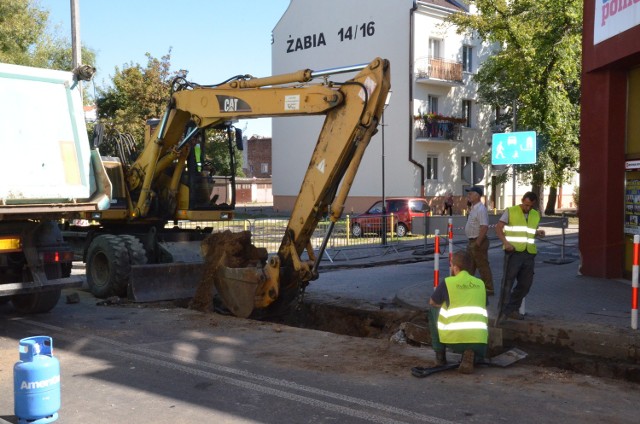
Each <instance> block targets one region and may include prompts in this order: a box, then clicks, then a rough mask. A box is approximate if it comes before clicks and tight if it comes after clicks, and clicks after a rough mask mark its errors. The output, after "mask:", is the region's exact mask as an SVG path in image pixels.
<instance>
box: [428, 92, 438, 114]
mask: <svg viewBox="0 0 640 424" xmlns="http://www.w3.org/2000/svg"><path fill="white" fill-rule="evenodd" d="M427 107H428V108H429V110H428V111H427V112H429V113H438V98H437V97H436V96H431V95H429V97H428V98H427Z"/></svg>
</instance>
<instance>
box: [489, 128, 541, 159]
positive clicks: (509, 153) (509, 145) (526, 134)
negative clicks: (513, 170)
mask: <svg viewBox="0 0 640 424" xmlns="http://www.w3.org/2000/svg"><path fill="white" fill-rule="evenodd" d="M536 148H537V142H536V132H535V131H522V132H511V133H499V134H493V139H492V142H491V164H492V165H523V164H530V163H536V162H537V158H536Z"/></svg>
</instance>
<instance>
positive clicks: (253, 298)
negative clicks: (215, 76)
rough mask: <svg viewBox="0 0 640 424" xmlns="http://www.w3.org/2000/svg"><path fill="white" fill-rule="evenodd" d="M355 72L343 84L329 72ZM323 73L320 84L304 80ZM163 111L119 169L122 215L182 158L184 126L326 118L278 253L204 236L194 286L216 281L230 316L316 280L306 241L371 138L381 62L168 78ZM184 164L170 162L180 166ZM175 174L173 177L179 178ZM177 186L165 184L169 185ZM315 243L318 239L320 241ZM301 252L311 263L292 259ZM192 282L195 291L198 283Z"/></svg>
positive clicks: (336, 205)
mask: <svg viewBox="0 0 640 424" xmlns="http://www.w3.org/2000/svg"><path fill="white" fill-rule="evenodd" d="M347 72H350V73H353V72H358V73H357V74H356V76H355V77H354V78H352V79H349V80H347V81H346V82H332V81H330V80H329V79H328V77H329V76H330V75H335V74H340V73H347ZM315 78H323V82H321V83H319V84H310V81H312V80H313V79H315ZM174 86H178V89H177V90H175V91H174V93H173V94H172V96H171V100H170V102H169V105H168V106H167V110H166V113H165V114H164V116H163V118H162V119H161V121H160V124H159V125H158V127H157V128H156V130H155V131H154V133H153V135H152V137H151V139H150V141H149V142H148V143H147V145H146V147H145V149H144V151H143V152H142V154H141V155H140V156H139V157H138V159H137V160H136V162H135V163H133V165H132V166H131V167H130V169H129V171H128V172H127V184H128V187H129V191H130V192H135V193H137V194H138V195H137V198H135V197H134V196H132V203H133V205H132V207H131V208H130V210H131V216H130V219H135V218H138V217H145V216H146V215H147V214H148V213H149V210H150V205H151V203H152V199H153V197H154V196H155V195H156V194H155V189H154V187H155V183H156V180H157V179H158V177H159V175H161V174H162V173H163V172H164V171H165V169H167V168H168V167H170V166H171V164H172V163H175V159H178V162H180V163H184V157H185V153H184V152H185V149H188V148H189V143H188V140H189V137H190V136H191V135H192V134H193V133H194V132H191V133H190V134H188V135H187V136H185V135H184V130H185V126H186V125H187V124H188V123H189V122H193V123H194V124H195V125H196V130H197V129H205V128H210V127H217V126H219V125H221V124H224V123H226V122H229V121H234V120H238V119H250V118H260V117H284V116H308V115H325V116H326V117H325V121H324V124H323V127H322V131H321V133H320V135H319V138H318V141H317V144H316V147H315V150H314V152H313V155H312V157H311V161H310V163H309V167H308V169H307V172H306V174H305V177H304V180H303V182H302V186H301V188H300V192H299V194H298V197H297V200H296V202H295V205H294V208H293V211H292V215H291V219H290V220H289V223H288V226H287V229H286V231H285V234H284V236H283V240H282V243H281V246H280V248H279V250H278V253H277V255H274V256H272V257H270V258H267V255H266V252H262V251H261V250H260V249H255V248H254V247H252V246H250V247H247V246H244V245H243V243H246V242H247V240H248V239H246V240H244V241H240V240H239V238H241V237H244V236H242V235H239V236H238V238H236V239H224V238H222V239H221V238H220V237H219V235H218V236H217V235H215V234H213V235H211V236H210V237H209V238H208V239H207V240H205V241H204V242H203V250H204V251H205V263H204V277H203V281H202V283H201V287H202V286H203V285H204V286H206V287H208V288H206V289H205V291H209V292H210V291H211V289H210V286H211V285H215V287H216V289H217V292H218V294H219V295H220V297H221V298H222V300H223V302H224V304H225V306H226V307H227V308H228V309H229V310H230V311H231V312H232V313H233V314H234V315H236V316H241V317H247V316H249V315H251V313H252V312H253V311H254V310H266V309H273V308H275V307H276V306H281V305H286V304H288V303H290V302H291V300H292V299H293V298H294V297H295V296H296V294H297V293H298V291H299V289H300V288H301V287H306V285H307V284H308V282H309V281H311V280H313V279H315V278H317V267H318V261H319V259H318V258H321V257H322V252H320V255H317V256H316V255H314V251H313V249H312V247H311V245H310V239H311V236H312V234H313V232H314V230H315V228H316V227H317V225H318V222H319V221H320V219H321V218H322V216H323V215H324V214H325V213H326V212H327V211H329V212H330V219H331V221H332V226H331V227H333V223H335V222H336V221H337V220H338V219H339V218H340V216H341V214H342V211H343V208H344V202H345V199H346V198H347V195H348V193H349V189H350V188H351V185H352V183H353V179H354V178H355V175H356V172H357V169H358V167H359V165H360V161H361V160H362V156H363V154H364V151H365V149H366V148H367V145H368V144H369V141H370V140H371V137H372V136H373V135H374V134H375V132H376V131H377V126H378V123H379V121H380V118H381V116H382V110H383V108H384V102H385V100H386V96H387V93H388V91H389V88H390V67H389V62H388V61H387V60H385V59H380V58H376V59H374V60H373V61H371V62H370V63H369V64H366V65H356V66H352V67H346V68H337V69H331V70H326V71H317V72H314V71H311V70H308V69H307V70H301V71H298V72H295V73H291V74H285V75H277V76H272V77H266V78H247V77H238V78H235V79H233V80H230V81H228V82H226V83H223V84H221V85H217V86H200V85H196V84H192V83H186V82H183V84H174ZM183 168H184V167H183V166H182V167H180V166H176V167H174V171H173V172H174V173H180V172H182V170H183ZM177 177H178V176H177V175H174V178H172V181H173V182H174V184H176V186H177V184H178V181H179V178H177ZM176 189H177V187H170V190H174V191H175V190H176ZM323 249H324V244H323ZM305 250H306V251H307V252H308V255H309V258H310V260H309V261H302V260H301V259H300V257H301V255H302V253H303V251H305ZM201 287H199V288H198V290H201Z"/></svg>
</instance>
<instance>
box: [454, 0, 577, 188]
mask: <svg viewBox="0 0 640 424" xmlns="http://www.w3.org/2000/svg"><path fill="white" fill-rule="evenodd" d="M471 3H474V4H475V5H476V6H477V9H478V14H477V15H466V14H462V13H461V14H456V15H454V16H453V17H452V19H451V20H452V21H453V22H454V23H455V24H456V25H457V26H458V28H459V31H460V32H470V33H475V34H477V35H478V36H480V37H482V38H483V39H485V40H486V41H488V42H489V43H492V45H493V51H492V54H491V55H489V58H488V59H487V60H486V61H485V62H484V63H483V65H482V67H481V68H480V70H479V71H478V73H477V75H476V76H475V80H476V81H477V82H478V85H479V96H480V99H481V100H482V101H483V102H485V103H488V104H495V105H501V106H503V107H506V108H507V109H511V113H509V114H508V115H506V116H504V117H503V123H504V124H506V125H507V127H510V128H511V129H513V122H512V115H513V109H512V108H513V107H515V108H516V110H517V113H516V129H517V130H518V131H520V130H522V131H523V130H528V131H531V130H533V131H536V132H537V134H538V140H539V141H538V163H537V164H535V165H522V166H518V167H517V170H518V171H519V172H520V174H521V175H520V178H521V179H522V180H528V181H531V183H532V184H533V185H536V184H538V185H540V184H546V185H550V186H552V187H557V186H559V185H561V184H562V183H563V182H565V181H567V180H568V178H569V177H570V175H572V174H573V173H575V172H576V171H577V167H578V160H579V149H578V145H579V139H578V137H579V118H580V73H581V68H580V66H581V42H582V1H581V0H509V1H507V0H476V1H472V2H471ZM523 174H524V175H523Z"/></svg>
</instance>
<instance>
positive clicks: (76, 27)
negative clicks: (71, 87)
mask: <svg viewBox="0 0 640 424" xmlns="http://www.w3.org/2000/svg"><path fill="white" fill-rule="evenodd" d="M71 54H72V56H73V58H72V59H73V69H76V68H77V67H78V66H80V65H81V64H82V51H81V47H80V0H71Z"/></svg>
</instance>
